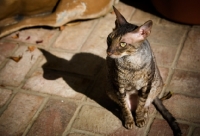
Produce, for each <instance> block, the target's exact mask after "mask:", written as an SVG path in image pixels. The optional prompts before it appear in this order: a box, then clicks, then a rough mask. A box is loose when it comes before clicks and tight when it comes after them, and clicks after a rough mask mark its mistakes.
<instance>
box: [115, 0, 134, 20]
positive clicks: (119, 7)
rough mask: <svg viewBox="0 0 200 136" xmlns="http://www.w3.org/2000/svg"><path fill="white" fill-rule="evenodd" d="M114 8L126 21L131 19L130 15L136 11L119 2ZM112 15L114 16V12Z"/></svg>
mask: <svg viewBox="0 0 200 136" xmlns="http://www.w3.org/2000/svg"><path fill="white" fill-rule="evenodd" d="M115 7H116V8H117V10H118V11H119V12H120V13H121V14H122V15H123V16H124V17H125V18H126V20H127V21H129V20H130V19H131V17H132V13H134V12H135V11H136V8H134V7H131V6H129V5H126V4H124V3H122V2H119V3H118V4H116V5H115ZM112 14H114V15H115V13H114V12H112Z"/></svg>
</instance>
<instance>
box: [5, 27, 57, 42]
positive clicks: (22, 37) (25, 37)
mask: <svg viewBox="0 0 200 136" xmlns="http://www.w3.org/2000/svg"><path fill="white" fill-rule="evenodd" d="M57 33H58V30H56V29H53V30H51V29H44V28H29V29H24V30H21V31H18V32H15V33H13V34H11V35H9V36H7V37H6V39H8V40H14V41H17V42H19V41H20V42H24V43H30V44H38V45H43V46H48V45H49V44H50V43H51V40H52V39H53V38H54V37H55V36H56V35H57ZM16 35H18V36H19V37H18V38H14V37H16ZM36 42H38V43H36Z"/></svg>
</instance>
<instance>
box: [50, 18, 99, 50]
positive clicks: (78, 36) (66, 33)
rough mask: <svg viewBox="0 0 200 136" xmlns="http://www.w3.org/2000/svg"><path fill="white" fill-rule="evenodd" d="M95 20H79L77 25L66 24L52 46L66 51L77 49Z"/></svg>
mask: <svg viewBox="0 0 200 136" xmlns="http://www.w3.org/2000/svg"><path fill="white" fill-rule="evenodd" d="M96 22H97V20H92V21H83V22H79V24H77V25H72V26H66V27H65V29H64V30H63V31H62V32H61V34H60V35H59V37H58V38H57V40H56V42H55V43H54V45H53V47H55V48H60V49H66V50H68V51H79V49H80V48H81V46H82V45H83V43H84V42H85V40H86V39H87V37H88V35H89V34H90V32H91V31H92V29H93V26H94V25H95V24H96Z"/></svg>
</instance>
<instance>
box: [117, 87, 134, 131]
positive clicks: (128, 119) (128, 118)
mask: <svg viewBox="0 0 200 136" xmlns="http://www.w3.org/2000/svg"><path fill="white" fill-rule="evenodd" d="M123 90H124V89H123ZM117 97H118V100H119V106H120V108H121V112H122V118H123V120H124V125H125V127H126V128H127V129H133V126H134V120H133V115H132V112H131V109H130V107H129V105H128V98H127V96H126V92H125V91H122V90H120V91H119V92H118V93H117Z"/></svg>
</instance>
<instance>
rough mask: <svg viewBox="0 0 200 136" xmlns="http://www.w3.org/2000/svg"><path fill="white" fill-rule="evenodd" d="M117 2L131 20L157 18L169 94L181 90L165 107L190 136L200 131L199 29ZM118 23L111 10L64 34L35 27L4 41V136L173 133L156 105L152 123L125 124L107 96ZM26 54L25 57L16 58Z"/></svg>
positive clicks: (156, 45) (0, 118)
mask: <svg viewBox="0 0 200 136" xmlns="http://www.w3.org/2000/svg"><path fill="white" fill-rule="evenodd" d="M116 7H117V8H118V9H119V10H120V11H121V12H122V14H123V15H124V16H125V17H126V18H127V19H128V20H129V21H130V22H132V23H135V24H138V25H139V24H143V23H144V21H147V20H148V19H151V20H153V21H154V26H153V30H152V34H151V36H150V37H149V41H150V43H151V46H152V49H153V51H154V54H155V56H156V59H157V63H158V66H159V69H160V71H161V75H162V77H163V79H164V81H165V87H164V89H163V93H164V92H165V91H169V90H170V91H172V92H173V93H174V95H173V96H172V98H170V99H169V100H166V101H165V102H164V104H165V105H166V106H167V108H168V109H169V110H170V111H171V112H172V114H173V115H174V116H175V117H176V118H177V120H178V122H179V124H180V127H181V129H182V132H183V135H184V136H198V135H200V116H199V115H200V106H199V104H200V93H199V92H198V91H200V84H199V83H200V55H199V54H200V26H189V25H181V24H176V23H172V22H170V21H167V20H165V19H162V18H159V17H157V16H155V15H152V14H149V13H146V12H144V11H141V10H139V9H136V8H134V7H130V6H127V5H125V4H123V3H121V2H120V3H119V4H118V5H116ZM124 9H125V10H124ZM114 20H115V15H114V14H113V13H108V14H107V15H106V16H104V17H101V18H98V19H94V20H88V21H82V22H80V23H74V24H71V25H66V26H65V28H64V30H62V31H60V30H59V29H58V28H55V29H45V28H30V29H24V30H20V31H18V32H15V33H13V34H10V35H8V36H6V37H4V38H1V39H0V135H1V136H19V135H23V136H25V135H27V136H60V135H63V136H145V135H149V136H155V135H158V136H160V135H163V136H171V135H172V131H171V129H170V128H169V126H168V124H167V123H166V121H165V120H163V118H162V117H161V116H160V115H159V113H157V112H156V111H155V109H154V108H153V107H151V114H150V118H149V120H148V123H147V125H146V126H145V127H143V128H137V127H134V128H133V130H127V129H125V128H124V127H123V125H122V123H121V120H120V119H119V114H118V112H117V108H116V105H115V104H114V103H113V102H112V101H111V100H110V99H109V98H108V97H106V96H105V92H104V91H105V89H104V83H103V81H104V80H105V75H104V72H105V57H106V52H105V51H106V37H107V35H108V33H110V32H111V30H112V28H113V27H114ZM16 34H19V37H17V38H16ZM36 42H37V43H36ZM31 47H32V49H31ZM34 47H36V48H34ZM28 48H29V49H28ZM20 55H21V56H22V58H21V60H20V61H19V62H15V61H13V60H11V59H9V57H10V56H15V57H18V56H20Z"/></svg>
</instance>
